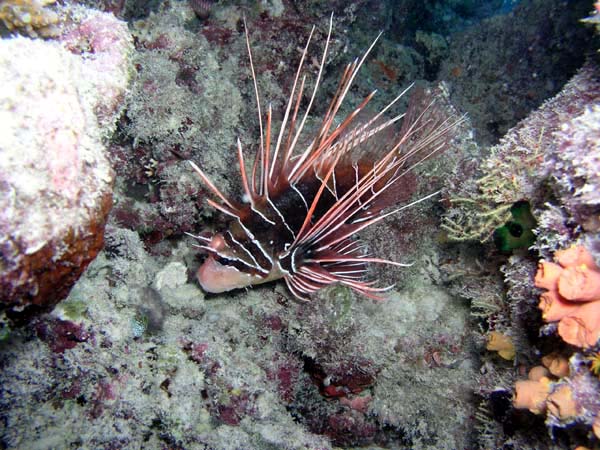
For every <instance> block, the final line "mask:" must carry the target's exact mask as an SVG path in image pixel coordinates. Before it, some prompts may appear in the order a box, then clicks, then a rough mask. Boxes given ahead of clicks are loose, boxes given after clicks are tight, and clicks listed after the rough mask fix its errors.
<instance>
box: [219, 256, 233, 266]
mask: <svg viewBox="0 0 600 450" xmlns="http://www.w3.org/2000/svg"><path fill="white" fill-rule="evenodd" d="M215 259H216V260H217V262H218V263H219V264H221V265H222V266H231V265H233V260H231V259H229V258H225V257H223V256H217V257H216V258H215Z"/></svg>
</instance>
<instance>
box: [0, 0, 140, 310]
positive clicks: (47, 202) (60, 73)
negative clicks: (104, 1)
mask: <svg viewBox="0 0 600 450" xmlns="http://www.w3.org/2000/svg"><path fill="white" fill-rule="evenodd" d="M79 17H80V19H81V22H79V23H76V24H74V28H73V29H72V31H71V32H70V33H68V35H67V38H66V46H67V47H68V48H70V49H71V50H74V49H75V48H79V49H81V50H80V51H77V52H76V53H77V54H74V53H73V51H69V50H66V49H65V48H64V47H63V46H62V45H61V44H60V43H58V42H51V41H41V40H32V39H28V38H24V37H16V38H13V39H4V40H0V84H1V85H2V90H1V92H0V128H1V132H0V155H1V158H0V261H2V263H1V265H0V301H1V304H2V307H4V308H6V307H10V308H12V309H13V312H15V313H16V308H18V309H19V310H20V314H23V311H22V310H23V309H27V308H25V307H27V306H33V307H35V308H33V309H40V308H48V307H51V306H52V305H54V304H56V303H57V302H58V301H60V300H61V299H63V298H64V297H66V295H67V294H68V292H69V290H70V289H71V287H72V285H73V283H74V282H75V281H76V280H77V279H78V278H79V275H80V274H81V273H82V272H83V270H84V269H85V268H86V267H87V265H88V264H89V263H90V261H91V260H92V259H93V258H94V257H95V256H96V254H97V252H98V251H99V250H100V248H101V247H102V245H103V230H104V224H105V222H106V218H107V215H108V212H109V211H110V208H111V206H112V183H113V172H112V168H111V167H110V164H109V162H108V159H107V158H106V155H105V143H104V138H105V137H106V136H107V135H108V134H109V133H110V132H111V130H112V129H113V127H114V121H115V118H116V116H117V115H118V114H119V111H120V106H121V99H122V98H123V94H124V92H125V89H126V86H127V82H128V77H129V65H128V54H129V52H130V51H131V39H130V36H129V33H128V31H127V27H126V25H125V24H124V23H122V22H120V21H118V20H116V19H115V18H114V17H112V16H110V15H107V14H103V13H97V12H93V13H90V12H88V13H87V14H86V13H84V12H83V11H81V10H79Z"/></svg>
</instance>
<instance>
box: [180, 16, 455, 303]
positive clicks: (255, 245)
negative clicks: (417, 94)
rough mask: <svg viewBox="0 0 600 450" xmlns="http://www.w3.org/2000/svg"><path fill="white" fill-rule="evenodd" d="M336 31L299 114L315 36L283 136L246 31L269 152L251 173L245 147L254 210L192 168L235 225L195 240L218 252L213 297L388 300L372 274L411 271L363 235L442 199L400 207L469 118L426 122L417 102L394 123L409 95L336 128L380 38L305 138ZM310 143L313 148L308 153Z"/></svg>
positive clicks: (205, 284) (210, 265)
mask: <svg viewBox="0 0 600 450" xmlns="http://www.w3.org/2000/svg"><path fill="white" fill-rule="evenodd" d="M332 26H333V16H331V18H330V20H329V29H328V33H327V39H326V41H325V46H324V49H323V54H322V56H321V59H320V66H319V70H318V73H317V76H316V80H315V82H314V88H313V90H312V93H311V94H310V96H309V97H308V106H307V107H306V110H305V111H304V112H303V113H302V114H299V111H300V105H301V103H302V102H303V99H304V97H305V92H304V86H305V80H306V75H302V73H303V69H304V63H305V61H306V58H307V53H308V47H309V44H310V41H311V39H312V37H313V34H314V31H315V27H313V28H312V31H311V32H310V35H309V36H308V39H307V42H306V45H305V47H304V51H303V52H302V56H301V58H300V63H299V65H298V69H297V71H296V75H295V78H294V82H293V84H292V87H291V92H290V96H289V99H288V101H287V106H286V109H285V113H284V115H283V119H282V123H281V125H280V127H279V132H278V134H277V136H275V134H273V133H272V121H271V117H272V111H271V105H269V107H268V109H267V112H266V123H263V113H262V110H261V106H260V96H259V93H258V83H257V80H256V73H255V70H254V64H253V60H252V51H251V48H250V39H249V37H248V31H247V30H248V28H247V27H245V28H246V45H247V49H248V55H249V60H250V69H251V72H252V79H253V81H254V91H255V95H256V102H257V106H258V108H257V109H258V119H259V126H260V146H259V148H258V149H257V151H256V155H255V157H254V163H253V166H252V171H251V173H250V174H249V173H247V172H246V165H245V161H244V153H243V151H242V145H241V142H240V140H239V139H238V142H237V156H238V162H239V170H240V178H241V184H242V188H243V191H244V196H243V197H244V201H242V200H241V199H240V200H239V201H236V200H233V199H230V198H227V196H226V195H225V194H223V192H221V191H220V190H219V188H218V187H217V186H215V185H214V184H213V183H212V182H211V181H210V179H209V178H208V177H207V175H206V174H205V173H204V171H202V169H200V167H198V166H197V165H196V164H194V163H193V162H191V161H190V164H191V166H192V168H193V169H194V170H195V171H196V173H197V174H198V175H199V177H200V179H201V180H202V182H203V183H204V185H205V186H206V187H207V188H208V189H209V190H210V191H211V192H212V193H213V194H214V195H215V197H216V199H217V201H215V200H211V199H209V200H207V202H208V204H209V205H211V206H212V207H213V208H215V209H217V210H219V211H221V212H222V213H223V214H225V215H227V216H229V217H230V218H231V221H230V223H229V226H228V228H227V229H226V230H224V231H223V232H221V233H216V234H214V235H212V236H211V237H207V236H203V235H200V236H193V235H192V236H193V237H194V238H196V239H197V240H198V241H199V243H198V244H196V246H197V247H199V248H202V249H204V250H206V251H207V252H208V258H207V259H206V261H205V262H204V263H203V264H202V265H201V267H200V268H199V269H198V273H197V277H198V281H199V282H200V285H201V286H202V288H203V289H204V290H205V291H207V292H213V293H220V292H225V291H229V290H232V289H238V288H243V287H246V286H250V285H254V284H260V283H265V282H268V281H272V280H276V279H279V278H283V279H284V280H285V282H286V284H287V286H288V288H289V290H290V291H291V292H292V294H293V295H294V296H295V297H296V298H297V299H301V300H309V299H310V295H311V294H313V293H314V292H316V291H318V290H319V289H321V288H323V287H325V286H328V285H331V284H335V283H339V284H343V285H346V286H348V287H350V288H352V289H353V290H355V291H357V292H359V293H360V294H362V295H364V296H366V297H369V298H372V299H376V300H381V299H382V293H383V292H385V291H387V290H388V289H390V288H391V287H392V286H389V287H376V286H375V284H376V280H368V279H366V273H367V268H368V265H369V264H370V263H381V264H390V265H394V266H408V264H402V263H399V262H395V261H390V260H387V259H383V258H377V257H374V256H372V255H370V254H369V253H368V252H367V250H366V245H365V244H364V243H363V242H361V241H360V240H359V239H357V238H356V237H355V235H356V233H358V232H359V231H361V230H363V229H365V228H367V227H369V226H371V225H374V224H376V223H378V222H380V221H382V220H383V219H385V218H386V217H388V216H390V215H392V214H396V213H398V212H400V211H402V210H403V209H405V208H408V207H410V206H412V205H414V204H416V203H418V202H421V201H424V200H426V199H428V198H430V197H432V196H434V195H436V194H437V192H434V193H432V194H430V195H428V196H426V197H423V198H420V199H418V200H416V201H413V202H412V203H409V204H404V205H398V204H396V202H397V199H398V198H402V195H401V194H400V191H401V190H402V188H403V185H402V183H400V182H399V180H401V179H402V177H404V176H405V175H407V174H408V173H410V172H411V170H412V169H413V168H414V167H415V166H416V165H417V164H419V163H420V162H422V161H424V160H425V159H427V158H428V157H430V156H432V155H434V154H436V153H438V152H439V151H441V150H442V149H443V148H444V147H445V144H446V142H447V140H448V137H449V135H450V133H449V132H450V131H451V130H453V129H454V128H455V127H456V126H457V124H458V123H460V122H461V121H462V120H463V118H462V117H461V118H458V119H452V118H446V119H445V120H434V119H430V118H428V117H430V116H432V115H431V114H426V112H427V111H428V110H430V109H431V108H432V107H433V104H434V102H433V101H432V102H430V103H429V104H427V105H425V106H424V107H423V108H422V110H420V111H415V109H416V108H418V107H417V106H414V105H413V104H412V102H411V105H409V110H408V111H407V113H406V114H401V115H397V116H395V117H392V118H390V119H386V118H385V113H386V112H387V111H388V110H389V109H390V108H391V107H392V106H393V105H394V104H396V103H397V102H398V100H400V98H402V96H403V95H404V94H405V93H406V91H407V90H408V89H406V90H405V91H403V92H401V93H400V94H399V95H398V96H397V97H396V98H394V99H393V100H392V101H391V102H390V103H389V104H388V105H387V106H386V107H385V108H383V109H382V110H381V111H380V112H378V113H377V114H375V115H373V116H372V117H371V118H370V119H369V120H367V121H364V120H363V121H359V120H357V116H358V114H359V113H360V112H361V111H363V110H364V108H365V106H366V105H367V104H368V103H369V101H370V100H371V99H372V98H373V96H374V95H375V91H374V92H372V93H371V94H369V95H368V96H367V97H366V98H365V99H364V100H363V101H362V102H361V103H360V105H358V106H357V107H356V108H355V109H354V111H353V112H351V113H350V114H348V115H347V116H346V117H345V118H344V119H343V120H342V121H341V122H339V125H335V123H336V117H337V114H338V111H339V110H340V107H341V105H342V103H343V101H344V98H345V97H346V95H347V93H348V91H349V89H350V87H351V85H352V83H353V82H354V79H355V78H356V76H357V74H358V71H359V69H360V68H361V66H362V65H363V63H364V61H365V60H366V58H367V56H368V55H369V53H370V51H371V50H372V48H373V47H374V45H375V43H376V42H377V40H378V39H379V37H380V36H381V33H380V34H379V35H378V36H377V37H376V38H375V40H374V41H373V43H372V44H371V45H370V46H369V48H368V49H367V51H366V52H365V53H364V54H363V56H362V58H360V59H357V60H355V61H354V62H352V63H350V64H348V65H347V66H346V69H345V71H344V73H343V75H342V77H341V79H340V82H339V85H338V88H337V92H336V94H335V95H334V96H333V99H332V100H331V102H330V105H329V108H328V110H327V113H326V114H325V116H324V117H323V118H322V120H321V122H320V126H319V128H318V130H317V132H316V133H315V134H314V135H313V136H312V138H310V139H307V137H310V136H306V133H304V126H305V122H306V120H307V117H308V116H309V114H310V112H311V109H312V106H313V103H314V101H315V98H316V96H317V92H318V88H319V84H320V82H321V78H322V74H323V68H324V65H325V61H326V58H327V51H328V48H329V43H330V41H331V30H332ZM404 116H406V118H405V119H404V120H403V122H402V127H401V130H400V133H399V134H398V137H397V138H396V139H395V140H393V141H392V142H386V143H385V144H383V148H380V149H379V154H380V155H381V157H380V159H379V160H375V161H374V160H373V158H372V157H368V156H367V155H363V156H362V157H359V158H358V159H357V160H353V159H352V155H353V154H354V153H356V150H357V149H360V146H361V145H362V144H364V143H365V142H366V141H368V140H370V139H371V138H372V137H373V136H375V135H377V134H378V133H381V132H382V131H383V130H386V129H388V128H389V127H391V126H392V125H394V124H395V123H396V122H398V121H400V120H401V119H402V118H403V117H404ZM409 118H410V119H409ZM300 142H310V144H309V145H308V146H307V147H305V148H299V147H300ZM372 153H373V152H372V151H371V152H370V154H372Z"/></svg>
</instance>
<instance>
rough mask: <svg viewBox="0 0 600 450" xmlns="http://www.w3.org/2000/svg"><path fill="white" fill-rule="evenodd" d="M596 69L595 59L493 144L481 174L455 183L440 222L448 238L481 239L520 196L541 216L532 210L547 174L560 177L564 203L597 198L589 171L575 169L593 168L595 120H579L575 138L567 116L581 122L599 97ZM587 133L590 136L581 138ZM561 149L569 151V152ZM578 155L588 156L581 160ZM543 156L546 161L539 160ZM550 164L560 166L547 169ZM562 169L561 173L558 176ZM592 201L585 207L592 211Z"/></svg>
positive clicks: (539, 202)
mask: <svg viewBox="0 0 600 450" xmlns="http://www.w3.org/2000/svg"><path fill="white" fill-rule="evenodd" d="M596 70H597V69H596V67H595V66H594V65H593V64H590V65H587V66H586V67H584V68H583V69H582V70H580V72H579V73H578V74H577V75H576V76H575V77H573V79H572V80H571V81H570V82H569V83H568V84H567V85H566V86H565V88H564V89H563V90H562V91H561V92H560V93H559V94H558V95H557V96H555V97H554V98H553V99H551V100H548V101H547V102H545V103H544V104H543V105H542V106H541V107H540V108H539V109H538V110H537V111H535V112H534V113H532V114H531V115H529V116H528V117H527V118H526V119H525V120H523V121H522V122H520V123H519V124H518V125H517V126H516V127H515V128H513V129H512V130H510V132H509V133H508V134H507V135H506V136H504V137H503V138H502V140H501V141H500V143H499V144H498V145H496V146H494V147H492V149H491V155H490V156H489V157H488V158H486V159H485V160H484V161H483V163H482V164H481V168H480V170H481V175H480V176H479V178H477V179H475V180H474V182H470V183H469V182H467V183H461V186H460V187H458V186H454V187H456V188H457V189H455V190H454V191H453V193H452V194H451V195H450V196H449V200H448V201H449V202H450V203H451V207H450V209H449V210H448V211H447V212H446V215H445V221H444V224H443V225H442V226H443V228H444V229H445V230H446V231H447V232H448V237H449V238H450V239H451V240H456V241H467V240H478V241H482V242H485V241H486V240H488V239H489V238H490V237H492V235H493V232H494V230H495V229H496V228H498V227H500V226H502V225H503V224H504V223H505V222H507V221H509V220H510V219H511V216H512V214H511V208H512V207H513V205H514V204H515V203H517V202H519V201H522V200H527V201H529V203H530V204H531V205H532V207H533V209H534V216H537V215H539V212H538V211H535V210H536V208H538V207H541V206H542V205H543V203H544V202H545V201H546V197H545V195H546V191H545V189H544V182H545V180H546V179H547V178H548V177H549V176H557V177H560V179H561V180H562V184H563V186H564V187H563V188H562V190H563V192H564V194H565V195H564V197H566V198H568V200H564V199H563V203H564V204H565V205H566V204H567V202H569V203H573V202H577V201H578V199H580V202H581V203H584V202H586V197H585V196H584V195H583V194H584V193H586V192H589V193H590V197H593V198H594V200H593V201H596V198H597V197H595V196H594V195H593V194H591V192H593V188H594V186H595V184H594V183H595V176H594V175H593V173H590V174H583V173H582V174H581V175H579V171H581V170H590V171H591V172H593V171H594V170H595V169H594V167H596V164H597V158H598V156H597V153H596V152H594V148H593V147H592V148H590V146H594V145H596V144H595V143H596V140H595V139H594V133H595V132H594V131H593V130H595V127H596V125H597V123H596V122H595V121H593V119H591V120H592V122H588V123H589V125H587V127H585V126H584V125H582V127H585V131H583V130H582V131H580V134H579V135H578V137H577V139H579V140H580V141H577V142H574V141H573V140H572V139H570V134H569V132H568V131H567V130H571V127H572V126H569V125H568V123H569V122H570V121H571V120H573V121H575V123H576V124H580V123H581V121H582V120H584V118H589V116H590V113H589V112H587V111H588V110H587V108H589V107H590V105H595V104H596V103H597V101H598V99H599V98H600V84H599V83H598V82H597V80H596ZM588 120H589V119H588ZM572 132H573V133H575V132H574V131H572ZM586 135H587V136H589V141H581V140H582V139H585V138H584V137H583V136H586ZM578 144H580V145H578ZM563 149H564V150H567V151H570V154H568V156H567V154H566V153H565V152H563ZM576 149H577V150H576ZM576 154H577V156H575V155H576ZM557 155H558V156H557ZM581 155H585V156H581ZM582 158H583V159H586V158H588V159H590V160H589V161H581V159H582ZM542 161H545V163H544V164H543V165H540V163H541V162H542ZM561 161H562V164H561ZM567 161H568V162H567ZM571 161H573V163H571ZM554 166H557V168H558V169H559V170H556V171H555V170H551V169H553V168H554ZM586 168H589V169H586ZM561 171H563V172H564V173H563V174H562V175H561ZM571 179H572V183H580V184H581V186H580V187H581V188H583V191H579V192H578V194H577V195H576V196H573V195H572V192H571V190H572V189H573V184H571V185H569V182H570V180H571ZM586 183H588V184H586ZM584 186H585V187H584ZM594 206H595V205H591V206H587V209H588V210H589V211H590V213H591V212H592V211H594V209H593V207H594ZM576 207H578V208H584V205H580V204H577V206H576ZM588 214H589V213H588Z"/></svg>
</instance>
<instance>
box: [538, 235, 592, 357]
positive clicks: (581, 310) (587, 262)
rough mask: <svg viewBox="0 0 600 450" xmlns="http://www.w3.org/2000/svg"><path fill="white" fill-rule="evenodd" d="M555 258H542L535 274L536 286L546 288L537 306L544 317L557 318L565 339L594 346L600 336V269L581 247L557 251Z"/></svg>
mask: <svg viewBox="0 0 600 450" xmlns="http://www.w3.org/2000/svg"><path fill="white" fill-rule="evenodd" d="M555 260H556V261H557V263H558V264H557V263H552V262H548V261H541V262H540V263H539V265H538V271H537V273H536V275H535V285H536V286H537V287H540V288H543V289H547V291H546V292H544V293H543V294H542V295H541V296H540V303H539V305H538V307H539V308H540V309H541V310H542V318H543V319H544V320H545V321H546V322H556V321H558V334H559V335H560V336H561V337H562V338H563V340H564V341H565V342H567V343H569V344H571V345H575V346H577V347H582V348H588V347H591V346H593V345H595V344H596V342H597V341H598V339H600V268H598V266H597V265H596V263H595V261H594V258H593V257H592V255H591V254H590V252H589V251H588V250H587V249H586V248H585V247H582V246H574V247H571V248H568V249H565V250H560V251H557V252H556V254H555Z"/></svg>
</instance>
